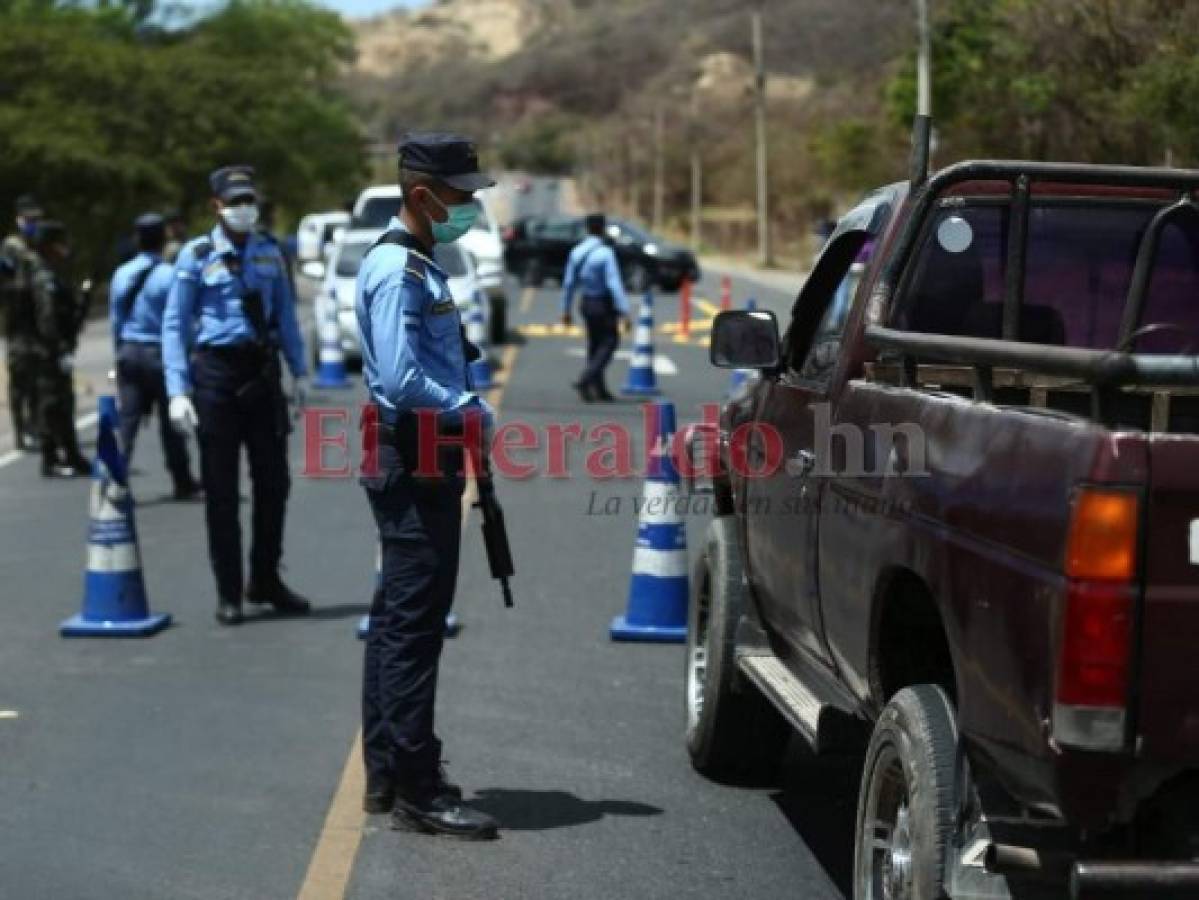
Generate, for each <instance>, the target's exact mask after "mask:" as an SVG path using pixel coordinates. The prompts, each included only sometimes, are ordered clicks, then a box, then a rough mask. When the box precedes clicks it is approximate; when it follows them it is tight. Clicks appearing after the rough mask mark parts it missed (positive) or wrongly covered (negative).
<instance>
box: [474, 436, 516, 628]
mask: <svg viewBox="0 0 1199 900" xmlns="http://www.w3.org/2000/svg"><path fill="white" fill-rule="evenodd" d="M480 455H481V457H482V471H481V472H480V473H479V474H478V475H476V477H475V485H476V487H478V490H479V499H477V500H476V501H475V506H476V507H478V509H479V511H480V512H481V513H482V514H483V545H484V546H485V547H486V548H487V565H489V566H490V567H491V577H492V578H498V579H499V580H500V589H501V590H502V591H503V592H504V606H506V607H508V608H511V607H512V589H511V588H509V587H508V579H509V578H511V577H512V576H513V575H514V574H515V569H514V568H513V566H512V550H511V549H509V547H508V529H507V528H506V527H504V511H503V510H502V509H500V502H499V500H497V499H496V497H495V482H494V481H493V479H492V476H491V466H490V465H489V464H488V462H487V456H486V454H480Z"/></svg>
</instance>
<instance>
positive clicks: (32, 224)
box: [17, 216, 37, 240]
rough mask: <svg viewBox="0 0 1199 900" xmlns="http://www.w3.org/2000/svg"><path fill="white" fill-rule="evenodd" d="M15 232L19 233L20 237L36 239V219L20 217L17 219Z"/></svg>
mask: <svg viewBox="0 0 1199 900" xmlns="http://www.w3.org/2000/svg"><path fill="white" fill-rule="evenodd" d="M17 230H18V231H20V232H21V236H22V237H25V238H28V239H29V240H33V239H34V238H35V237H37V219H26V218H25V217H24V216H21V217H20V218H19V219H17Z"/></svg>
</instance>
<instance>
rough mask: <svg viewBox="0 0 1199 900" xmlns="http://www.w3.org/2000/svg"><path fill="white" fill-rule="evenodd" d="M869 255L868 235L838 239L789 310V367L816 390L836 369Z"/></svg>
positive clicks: (860, 233) (850, 234)
mask: <svg viewBox="0 0 1199 900" xmlns="http://www.w3.org/2000/svg"><path fill="white" fill-rule="evenodd" d="M872 251H873V242H872V241H870V239H869V235H868V233H867V232H864V231H849V232H847V233H844V234H842V235H840V236H839V237H837V238H836V239H835V240H834V241H833V242H832V243H831V244H829V245H828V246H827V247H826V248H825V250H824V251H823V252H822V253H821V255H820V259H819V260H817V262H816V267H815V268H814V269H813V270H812V273H811V275H809V276H808V280H807V281H806V282H804V286H803V288H802V289H801V290H800V293H799V297H798V298H797V299H796V301H795V305H794V307H793V308H792V311H791V324H790V326H789V327H788V329H787V334H786V335H785V336H784V338H783V345H784V351H785V357H786V360H787V367H788V368H789V369H790V370H791V371H792V372H794V373H795V374H796V376H797V377H798V378H800V379H802V380H804V381H809V382H815V386H816V387H818V388H819V387H823V386H824V384H826V383H827V381H828V379H829V378H830V377H831V375H832V373H833V369H834V368H835V366H836V362H837V354H838V351H839V350H840V346H841V337H842V335H843V334H844V332H845V323H846V322H847V320H848V319H849V312H850V310H851V309H852V307H853V299H854V295H855V294H856V292H857V286H858V284H860V283H861V278H862V273H863V272H864V271H865V264H866V262H867V261H868V260H869V257H870V254H871V252H872Z"/></svg>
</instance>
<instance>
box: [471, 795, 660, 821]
mask: <svg viewBox="0 0 1199 900" xmlns="http://www.w3.org/2000/svg"><path fill="white" fill-rule="evenodd" d="M468 802H469V803H470V805H471V806H473V807H474V808H476V809H479V810H481V811H483V812H485V813H487V814H488V815H492V816H495V817H496V818H497V819H498V820H499V823H500V827H501V828H504V829H506V830H509V831H545V830H547V829H550V828H566V827H568V826H570V825H586V824H587V823H589V822H598V821H599V820H600V819H602V818H603V817H604V816H657V815H661V814H662V810H661V809H659V808H658V807H656V806H650V805H649V804H648V803H638V802H636V801H633V800H583V799H581V798H579V797H576V796H575V795H574V794H572V793H570V792H569V791H521V790H508V789H506V788H486V789H484V790H481V791H478V792H476V794H475V798H474V799H472V800H470V801H468Z"/></svg>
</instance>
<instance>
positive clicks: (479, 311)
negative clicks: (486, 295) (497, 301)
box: [466, 292, 495, 391]
mask: <svg viewBox="0 0 1199 900" xmlns="http://www.w3.org/2000/svg"><path fill="white" fill-rule="evenodd" d="M466 339H467V340H468V341H470V342H471V343H472V344H474V345H475V346H476V347H478V348H479V358H478V359H476V360H475V361H474V362H472V363H471V364H470V379H471V382H472V383H473V384H474V389H475V390H476V391H488V390H491V388H493V387H495V382H494V381H492V379H491V357H490V355H489V353H490V351H489V348H488V346H487V323H486V322H485V321H484V320H483V298H482V297H480V296H479V295H478V292H476V293H475V296H474V299H473V300H471V304H470V310H469V311H468V312H467V314H466Z"/></svg>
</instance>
